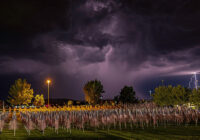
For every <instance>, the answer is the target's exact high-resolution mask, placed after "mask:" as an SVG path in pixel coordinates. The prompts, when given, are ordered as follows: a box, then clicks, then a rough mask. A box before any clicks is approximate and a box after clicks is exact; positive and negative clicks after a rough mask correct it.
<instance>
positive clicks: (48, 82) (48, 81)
mask: <svg viewBox="0 0 200 140" xmlns="http://www.w3.org/2000/svg"><path fill="white" fill-rule="evenodd" d="M50 83H51V81H50V80H47V84H48V107H49V84H50Z"/></svg>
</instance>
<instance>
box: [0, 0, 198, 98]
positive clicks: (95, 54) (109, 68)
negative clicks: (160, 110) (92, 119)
mask: <svg viewBox="0 0 200 140" xmlns="http://www.w3.org/2000/svg"><path fill="white" fill-rule="evenodd" d="M199 6H200V5H199V2H198V1H192V0H188V1H183V0H175V1H173V2H172V1H169V0H156V1H146V0H130V1H129V0H126V1H121V0H115V1H114V0H109V1H107V0H82V1H81V0H80V1H79V0H77V1H64V0H59V1H57V2H55V1H45V0H44V1H29V2H27V1H18V2H12V3H9V2H3V3H2V4H1V7H0V9H1V12H0V13H1V14H0V15H1V17H2V22H1V23H0V25H1V26H0V55H1V56H0V68H1V70H0V72H1V74H5V73H6V74H9V73H10V74H12V73H21V74H24V73H25V74H32V78H33V79H36V81H40V80H41V79H45V78H46V77H52V79H54V80H56V81H57V82H56V83H55V85H56V86H55V89H57V90H56V91H55V92H58V95H59V96H60V97H69V98H79V99H80V98H82V97H83V96H82V90H81V87H82V86H83V84H84V83H85V81H87V80H90V79H94V78H98V79H100V80H102V82H103V84H104V85H105V90H106V92H107V95H105V97H113V95H116V94H117V92H118V91H119V90H120V88H121V87H122V86H123V85H125V84H129V85H133V86H134V87H135V88H136V90H137V91H138V96H141V95H142V94H143V93H141V92H143V90H141V88H140V87H141V85H142V83H143V82H144V79H151V78H152V77H155V76H157V77H160V76H163V75H173V74H176V75H177V74H185V73H191V72H192V71H199V69H200V62H199V61H198V60H199V59H200V55H199V53H200V52H199V51H200V50H199V48H200V47H199V45H200V41H199V37H200V19H199V16H200V10H199ZM154 79H155V78H154ZM76 87H79V88H76ZM58 89H59V90H58ZM66 91H70V92H66ZM72 93H73V94H72ZM80 95H81V96H80Z"/></svg>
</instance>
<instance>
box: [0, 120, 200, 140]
mask: <svg viewBox="0 0 200 140" xmlns="http://www.w3.org/2000/svg"><path fill="white" fill-rule="evenodd" d="M0 139H1V140H3V139H32V140H34V139H52V140H53V139H66V140H71V139H109V140H110V139H115V140H118V139H133V140H134V139H142V140H143V139H144V140H152V139H155V140H156V139H160V140H168V139H169V140H177V139H178V140H179V139H181V140H183V139H186V140H188V139H200V126H187V127H185V126H168V127H167V128H164V127H162V126H160V127H158V128H155V129H154V128H152V127H149V128H145V129H142V128H134V129H133V130H123V129H122V130H121V131H120V130H113V129H111V130H109V131H107V130H101V129H100V130H96V131H95V130H92V129H91V130H85V132H83V131H81V130H76V129H72V133H71V134H70V133H67V131H66V130H63V129H60V130H59V134H57V133H55V132H54V130H52V129H50V128H48V129H46V130H45V134H44V135H43V134H42V132H40V131H39V130H33V131H31V135H30V136H28V133H27V132H26V130H25V128H24V126H23V125H22V124H21V123H20V124H19V128H18V129H17V131H16V136H14V135H13V131H12V130H9V129H8V125H6V128H5V129H4V131H3V132H2V133H1V134H0Z"/></svg>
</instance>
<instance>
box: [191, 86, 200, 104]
mask: <svg viewBox="0 0 200 140" xmlns="http://www.w3.org/2000/svg"><path fill="white" fill-rule="evenodd" d="M189 101H190V103H193V104H194V105H196V106H198V107H200V88H198V89H197V90H196V89H193V90H192V94H190V97H189Z"/></svg>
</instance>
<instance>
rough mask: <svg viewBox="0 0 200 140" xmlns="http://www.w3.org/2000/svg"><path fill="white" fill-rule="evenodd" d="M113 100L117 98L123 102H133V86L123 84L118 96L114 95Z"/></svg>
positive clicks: (134, 100) (134, 99)
mask: <svg viewBox="0 0 200 140" xmlns="http://www.w3.org/2000/svg"><path fill="white" fill-rule="evenodd" d="M115 100H119V101H121V102H123V103H134V102H136V98H135V91H134V90H133V87H131V86H130V87H129V86H124V87H123V88H122V89H121V92H120V95H119V97H117V96H116V97H115Z"/></svg>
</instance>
